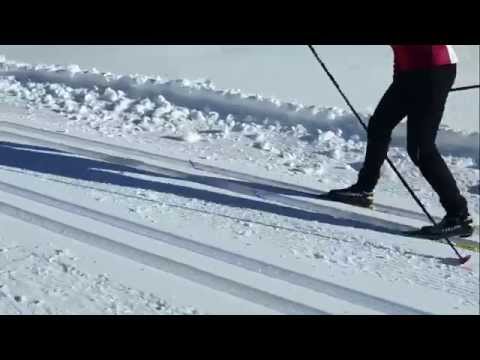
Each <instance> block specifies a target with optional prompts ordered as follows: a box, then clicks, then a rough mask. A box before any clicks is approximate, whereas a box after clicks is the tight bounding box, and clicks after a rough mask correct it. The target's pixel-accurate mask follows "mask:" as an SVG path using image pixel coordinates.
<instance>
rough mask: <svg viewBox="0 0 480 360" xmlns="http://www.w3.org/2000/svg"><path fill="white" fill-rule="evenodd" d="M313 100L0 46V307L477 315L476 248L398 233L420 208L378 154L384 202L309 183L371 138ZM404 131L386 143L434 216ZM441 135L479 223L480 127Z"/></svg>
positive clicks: (356, 154)
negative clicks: (38, 61)
mask: <svg viewBox="0 0 480 360" xmlns="http://www.w3.org/2000/svg"><path fill="white" fill-rule="evenodd" d="M238 51H241V48H239V50H238ZM182 56H186V55H182ZM113 67H115V66H113ZM102 71H107V70H106V69H102ZM109 71H111V69H110V70H109ZM322 103H324V104H326V105H325V106H306V105H302V104H300V103H298V102H285V101H281V100H279V99H276V98H268V97H265V96H262V95H252V94H245V93H244V92H243V91H240V90H228V89H226V90H223V89H218V88H217V87H216V86H215V85H214V84H213V82H212V81H207V80H194V81H192V80H187V79H179V80H167V79H163V78H160V77H158V76H143V75H116V74H113V73H110V72H108V73H107V72H101V71H98V70H83V69H82V68H81V67H80V66H76V65H70V64H66V65H29V64H21V63H18V62H14V61H10V60H7V59H1V61H0V147H1V148H2V157H1V159H0V193H1V195H2V196H1V201H0V223H1V226H0V263H1V264H2V265H1V269H0V313H8V314H10V313H12V314H17V313H21V314H37V313H38V314H50V313H54V314H57V313H81V314H84V313H95V314H98V313H114V314H136V313H141V314H204V313H214V314H232V313H234V314H237V313H238V314H252V313H254V314H279V313H287V314H298V313H301V314H303V313H311V314H326V313H332V314H423V313H429V314H430V313H433V314H478V312H479V302H480V299H479V296H480V295H479V269H478V266H479V257H478V252H475V251H470V250H467V249H465V248H462V249H461V251H462V253H466V254H471V255H472V260H471V261H470V262H469V263H468V264H466V265H465V266H458V265H456V264H455V261H454V259H453V258H454V254H453V253H452V251H451V249H450V248H449V247H448V246H446V245H445V244H443V243H441V242H431V241H427V240H419V239H410V238H406V237H402V236H399V235H398V233H396V230H400V229H406V228H412V227H418V226H421V225H423V224H426V223H427V221H426V219H425V217H424V216H423V215H422V214H421V212H420V210H419V209H418V208H417V207H416V205H415V203H414V202H413V200H412V199H411V198H410V197H409V195H408V193H407V192H406V190H405V189H404V188H403V187H402V184H401V183H400V182H399V181H398V180H397V179H396V178H395V174H394V173H393V172H392V170H391V169H389V168H388V167H387V166H385V167H384V168H383V169H382V175H383V176H382V180H381V182H380V183H379V186H378V188H377V191H376V194H375V197H376V203H377V207H378V209H379V211H372V210H367V209H357V208H352V207H349V206H347V205H344V204H333V203H326V202H322V201H319V200H315V199H313V198H312V196H311V193H312V192H322V191H327V190H329V189H330V188H332V187H337V186H343V185H345V186H346V185H349V184H351V183H352V182H353V181H354V180H355V179H356V176H357V171H358V169H359V166H360V165H361V161H362V159H363V154H364V151H365V137H364V134H363V130H362V129H361V128H360V127H359V126H358V125H357V124H356V120H355V119H354V118H353V116H352V114H351V113H350V112H349V111H346V110H345V109H343V108H341V107H339V106H331V105H329V103H328V101H326V100H325V101H323V100H322ZM477 105H478V99H477ZM477 107H478V106H477ZM362 116H363V117H364V119H365V120H368V112H364V113H362ZM402 131H404V129H402V128H401V129H399V131H398V132H396V133H395V134H394V139H393V146H392V149H391V151H390V157H391V159H392V160H393V161H394V163H395V164H396V165H397V166H398V168H399V170H400V171H401V173H402V175H404V176H405V178H406V179H407V181H408V182H409V183H410V184H412V186H413V188H414V189H415V190H416V192H417V194H418V195H419V197H420V198H421V200H422V202H423V203H424V204H425V205H426V207H427V208H428V209H429V210H430V211H431V212H432V214H434V215H435V216H436V217H441V216H442V215H443V211H442V209H441V207H440V205H439V204H438V199H437V197H436V195H434V194H433V193H432V190H431V189H430V188H429V186H428V184H427V183H426V182H425V180H423V179H422V178H421V176H419V172H418V170H417V169H416V168H415V167H414V166H413V164H412V163H411V161H410V160H409V159H408V155H407V154H406V150H405V146H404V134H402ZM438 144H439V147H440V150H441V152H442V155H443V156H444V157H445V159H446V161H447V163H448V165H449V166H450V168H451V169H452V171H453V173H454V175H455V177H456V179H457V180H458V183H459V186H460V188H461V190H462V192H463V193H464V195H465V196H466V198H467V201H468V202H469V207H470V210H471V212H472V216H473V218H474V222H475V223H476V224H478V223H479V212H480V209H479V208H480V206H479V204H480V196H479V192H478V186H479V183H480V181H479V177H480V175H479V168H478V166H479V158H478V149H479V145H478V132H475V131H471V130H470V131H466V130H464V129H462V130H459V129H458V128H457V129H453V128H449V127H443V128H442V129H441V130H440V132H439V138H438ZM380 210H381V211H380ZM382 211H383V212H382ZM478 241H479V239H478V233H477V234H475V235H474V236H472V237H471V238H469V239H464V240H462V241H458V244H461V245H462V246H470V247H471V246H475V244H478Z"/></svg>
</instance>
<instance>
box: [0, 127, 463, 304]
mask: <svg viewBox="0 0 480 360" xmlns="http://www.w3.org/2000/svg"><path fill="white" fill-rule="evenodd" d="M5 124H6V126H7V127H13V128H16V129H20V130H21V131H22V130H23V131H28V132H33V133H38V134H40V135H44V136H49V137H58V138H62V139H70V140H74V141H76V142H83V143H95V144H96V145H99V146H101V147H103V148H106V149H109V150H114V149H120V150H121V151H122V152H129V153H131V154H136V155H138V154H140V156H143V157H148V158H151V159H155V160H160V161H168V162H170V163H172V162H174V163H175V164H177V165H181V166H182V167H185V165H186V164H187V163H190V165H191V166H193V167H194V168H195V169H197V170H200V171H207V172H215V173H221V175H224V176H229V177H236V178H243V179H245V180H255V181H258V182H263V183H268V184H267V185H272V184H274V185H278V184H281V185H282V187H284V188H285V187H286V186H288V187H294V188H296V189H295V190H299V191H304V192H310V193H311V192H313V191H314V190H313V189H308V188H304V187H298V186H296V185H291V184H286V183H281V182H276V181H270V180H268V179H265V178H260V177H256V176H251V175H247V174H241V173H236V172H231V171H229V170H225V169H221V168H216V167H211V166H208V165H201V164H196V163H192V162H189V161H188V160H180V159H175V158H170V157H165V156H162V155H156V154H152V153H148V152H144V151H139V150H136V149H130V148H126V147H121V146H117V145H113V144H107V143H103V142H99V141H95V140H87V139H83V138H79V137H75V136H71V135H64V134H58V133H54V132H52V131H47V130H41V129H38V128H32V127H28V126H23V125H18V124H11V123H8V122H0V126H2V127H3V126H5ZM11 125H13V126H11ZM7 135H8V134H7ZM13 135H15V136H18V135H17V134H13ZM32 140H37V139H32ZM38 140H40V142H41V141H45V140H42V139H38ZM57 145H60V146H61V147H64V146H65V145H63V144H57ZM66 146H67V147H68V146H69V145H66ZM71 148H73V147H71ZM102 155H103V156H107V157H108V158H113V160H117V161H120V164H121V165H125V166H131V165H136V164H141V163H142V162H141V161H138V160H133V159H125V158H118V157H114V156H111V155H106V154H102ZM109 160H112V159H109ZM107 162H108V160H107ZM147 166H151V165H148V164H147ZM134 167H135V166H134ZM170 171H173V172H176V171H175V170H170ZM246 178H248V179H246ZM260 180H261V181H260ZM226 181H228V180H226ZM234 185H235V186H240V187H242V186H241V185H237V184H234ZM243 188H245V187H243ZM228 190H231V189H228ZM237 190H238V189H237ZM244 190H245V189H243V191H242V193H245V191H244ZM247 190H248V191H250V192H253V195H252V196H257V197H263V195H265V194H266V195H267V196H268V194H269V192H265V191H261V190H260V191H258V190H252V189H251V188H250V189H247ZM232 191H235V189H233V190H232ZM248 191H247V192H248ZM282 198H285V197H282ZM288 199H289V200H290V201H289V205H290V206H296V207H298V205H299V203H300V204H301V205H304V204H305V203H308V204H309V205H310V206H312V205H313V206H315V205H316V204H314V203H312V202H308V201H300V200H296V199H291V198H288ZM274 201H275V200H274ZM384 209H389V210H392V211H393V212H394V214H395V215H399V212H398V211H397V210H400V213H402V214H403V215H401V216H407V217H409V218H412V219H418V216H419V214H418V213H415V212H411V211H408V210H403V209H396V208H393V207H388V206H385V207H384ZM381 212H382V211H381ZM420 216H421V215H420ZM391 265H392V266H391V267H392V268H398V269H404V266H401V265H400V264H396V265H393V264H391ZM408 273H409V274H411V275H413V276H414V277H415V278H416V279H418V283H423V284H424V285H428V286H429V287H433V288H434V289H439V290H442V291H445V284H444V280H443V279H437V278H436V277H431V278H428V277H423V276H421V275H420V276H419V275H418V273H417V272H415V271H413V272H408ZM442 281H443V284H442ZM448 293H451V294H455V295H459V296H465V295H472V294H473V292H472V291H471V290H469V289H468V288H462V287H460V286H455V290H453V291H448Z"/></svg>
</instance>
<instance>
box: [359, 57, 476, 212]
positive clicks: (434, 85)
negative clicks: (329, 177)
mask: <svg viewBox="0 0 480 360" xmlns="http://www.w3.org/2000/svg"><path fill="white" fill-rule="evenodd" d="M456 74H457V67H456V65H445V66H439V67H435V68H432V69H426V70H414V71H407V72H401V73H396V74H395V75H394V80H393V83H392V84H391V85H390V87H389V88H388V90H387V92H386V93H385V95H384V96H383V98H382V99H381V101H380V103H379V105H378V107H377V108H376V110H375V112H374V114H373V116H372V117H371V119H370V122H369V124H368V143H367V154H366V157H365V162H364V164H363V168H362V169H361V170H360V173H359V177H358V182H357V184H358V185H359V187H360V188H362V189H364V190H365V191H369V192H370V191H373V189H374V188H375V186H376V184H377V182H378V179H379V177H380V169H381V167H382V165H383V163H384V161H385V159H386V156H387V152H388V147H389V145H390V140H391V135H392V131H393V129H394V128H395V127H396V126H397V125H398V124H399V123H400V122H401V121H402V119H404V118H405V117H407V150H408V154H409V156H410V158H411V159H412V161H413V163H414V164H415V165H416V166H418V168H419V169H420V171H421V173H422V175H423V176H424V177H425V179H426V180H427V181H428V182H429V184H430V185H431V186H432V188H433V189H434V191H435V192H436V193H437V194H438V196H439V198H440V202H441V204H442V206H443V207H444V209H445V210H446V212H447V214H449V215H452V216H455V215H459V214H465V213H467V212H468V209H467V202H466V200H465V198H464V197H463V196H462V195H461V194H460V191H459V189H458V186H457V183H456V181H455V179H454V178H453V176H452V173H451V172H450V170H449V169H448V167H447V165H446V164H445V162H444V160H443V159H442V157H441V156H440V153H439V151H438V149H437V146H436V145H435V139H436V136H437V132H438V128H439V126H440V122H441V119H442V116H443V112H444V108H445V103H446V101H447V98H448V94H449V91H450V89H451V88H452V86H453V83H454V81H455V77H456Z"/></svg>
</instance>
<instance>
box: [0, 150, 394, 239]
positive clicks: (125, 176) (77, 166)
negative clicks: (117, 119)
mask: <svg viewBox="0 0 480 360" xmlns="http://www.w3.org/2000/svg"><path fill="white" fill-rule="evenodd" d="M0 166H8V167H13V168H17V169H24V170H30V171H34V172H37V173H43V174H50V175H57V176H63V177H68V178H72V179H78V180H85V181H92V182H97V183H107V184H112V185H117V186H124V187H131V188H136V189H145V190H153V191H156V192H161V193H167V194H173V195H176V196H181V197H185V198H188V199H192V198H195V199H198V200H202V201H206V202H210V203H216V204H219V205H224V206H230V207H236V208H242V209H252V210H257V211H262V212H268V213H271V214H276V215H281V216H287V217H291V218H297V219H301V220H308V221H318V222H321V223H327V224H331V225H340V226H347V227H354V228H361V229H368V230H375V231H381V232H384V233H385V232H387V233H391V234H398V232H397V231H395V230H392V229H389V228H386V227H383V226H380V225H374V224H369V223H365V222H360V221H356V220H351V219H338V218H335V217H333V216H330V215H328V214H320V213H317V212H310V211H306V210H302V209H297V208H293V207H288V206H284V205H279V204H272V203H268V202H264V201H260V200H255V199H247V198H244V197H239V196H235V195H230V194H224V193H218V192H215V191H210V190H206V189H197V188H194V187H188V186H185V185H179V184H172V183H167V182H163V181H162V179H167V180H168V179H170V180H183V181H187V182H192V183H197V184H203V185H208V186H211V187H215V188H222V189H227V190H228V184H237V185H244V186H248V187H255V188H258V189H264V190H269V191H276V192H278V191H279V190H282V192H283V193H286V194H290V195H297V196H298V195H300V196H302V195H303V194H304V193H302V192H299V191H295V190H286V189H279V188H278V189H277V188H275V187H273V186H268V185H262V184H255V183H250V182H242V181H237V180H226V179H222V178H217V177H212V176H200V175H194V174H189V173H185V172H180V171H176V170H170V169H165V172H164V173H163V174H160V173H157V172H155V173H151V172H147V171H141V170H137V169H133V168H131V167H128V166H121V165H114V164H110V163H106V162H102V161H97V160H91V159H86V158H83V157H78V156H77V155H75V154H71V153H66V152H62V151H58V150H55V149H49V148H44V147H39V146H32V145H24V144H18V143H11V142H0ZM135 175H146V176H149V179H142V178H137V177H134V176H135ZM277 190H278V191H277ZM239 192H241V190H240V191H239ZM245 195H249V194H248V193H245ZM309 195H310V196H311V195H312V194H309Z"/></svg>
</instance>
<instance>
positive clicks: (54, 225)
mask: <svg viewBox="0 0 480 360" xmlns="http://www.w3.org/2000/svg"><path fill="white" fill-rule="evenodd" d="M0 212H1V213H3V214H5V215H7V216H11V217H14V218H16V219H19V220H22V221H24V222H27V223H30V224H33V225H36V226H40V227H42V228H44V229H46V230H49V231H51V232H54V233H57V234H60V235H63V236H67V237H70V238H72V239H75V240H77V241H80V242H83V243H86V244H88V245H91V246H94V247H97V248H100V249H102V250H104V251H107V252H110V253H112V254H115V255H118V256H121V257H126V258H129V259H130V260H133V261H136V262H138V263H141V264H144V265H146V266H150V267H153V268H155V269H158V270H160V271H164V272H168V273H171V274H173V275H175V276H179V277H183V278H185V279H188V280H190V281H193V282H195V283H198V284H202V285H204V286H207V287H210V288H212V289H215V290H217V291H222V292H224V293H228V294H230V295H233V296H236V297H239V298H242V299H245V300H247V301H250V302H253V303H256V304H258V305H262V306H265V307H267V308H270V309H273V310H276V311H279V312H281V313H285V314H316V315H326V314H327V313H325V312H323V311H322V310H319V309H317V308H314V307H311V306H308V305H304V304H301V303H298V302H295V301H292V300H289V299H285V298H283V297H281V296H278V295H275V294H271V293H269V292H266V291H263V290H260V289H257V288H254V287H253V286H249V285H245V284H242V283H238V282H236V281H235V280H231V279H228V278H224V277H221V276H217V275H215V274H212V273H210V272H208V271H204V270H201V269H198V268H195V267H193V266H190V265H188V264H183V263H180V262H177V261H175V260H172V259H169V258H167V257H163V256H160V255H157V254H154V253H150V252H148V251H145V250H141V249H138V248H135V247H133V246H129V245H126V244H123V243H120V242H116V241H114V240H112V239H109V238H107V237H104V236H100V235H96V234H93V233H91V232H88V231H85V230H81V229H78V228H76V227H73V226H70V225H67V224H64V223H62V222H59V221H56V220H52V219H49V218H47V217H44V216H41V215H38V214H35V213H33V212H29V211H26V210H24V209H21V208H18V207H15V206H12V205H9V204H6V203H3V202H0ZM408 313H410V314H411V313H422V312H419V311H416V310H414V309H411V310H409V312H408Z"/></svg>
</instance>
